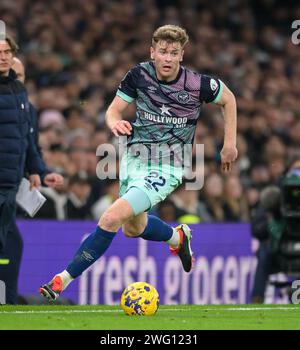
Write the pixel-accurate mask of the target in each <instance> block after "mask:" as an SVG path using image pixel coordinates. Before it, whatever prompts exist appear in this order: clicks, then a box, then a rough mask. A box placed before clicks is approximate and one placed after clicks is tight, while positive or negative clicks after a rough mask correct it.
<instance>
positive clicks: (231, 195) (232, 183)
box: [224, 175, 249, 221]
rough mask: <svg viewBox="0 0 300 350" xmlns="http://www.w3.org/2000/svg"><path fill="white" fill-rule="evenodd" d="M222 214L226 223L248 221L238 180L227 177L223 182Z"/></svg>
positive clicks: (232, 176)
mask: <svg viewBox="0 0 300 350" xmlns="http://www.w3.org/2000/svg"><path fill="white" fill-rule="evenodd" d="M224 213H225V220H226V221H248V220H249V209H248V203H247V197H246V196H245V195H244V192H243V187H242V184H241V182H240V179H239V178H238V176H236V175H229V176H227V177H226V178H225V182H224Z"/></svg>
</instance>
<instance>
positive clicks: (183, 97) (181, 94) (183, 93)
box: [177, 91, 190, 103]
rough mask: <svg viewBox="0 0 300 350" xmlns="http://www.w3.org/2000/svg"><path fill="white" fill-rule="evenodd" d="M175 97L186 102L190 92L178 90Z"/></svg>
mask: <svg viewBox="0 0 300 350" xmlns="http://www.w3.org/2000/svg"><path fill="white" fill-rule="evenodd" d="M177 99H178V101H179V102H181V103H187V102H188V101H189V100H190V94H189V93H188V92H186V91H180V92H179V93H178V95H177Z"/></svg>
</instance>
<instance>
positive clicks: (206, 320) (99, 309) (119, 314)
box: [0, 305, 300, 330]
mask: <svg viewBox="0 0 300 350" xmlns="http://www.w3.org/2000/svg"><path fill="white" fill-rule="evenodd" d="M299 320H300V305H169V306H168V305H161V306H160V307H159V309H158V311H157V313H156V315H154V316H149V317H146V316H126V315H125V314H124V313H123V311H122V310H121V309H120V307H118V306H107V305H97V306H94V305H86V306H61V305H46V306H45V305H35V306H32V305H26V306H8V305H5V306H0V329H1V330H12V329H13V330H21V329H22V330H29V329H34V330H36V329H38V330H55V329H63V330H72V329H73V330H74V329H76V330H88V329H94V330H113V329H118V330H131V329H132V330H138V329H141V330H158V329H159V330H232V329H236V330H248V329H249V330H275V329H278V330H279V329H293V330H295V329H298V330H300V322H299Z"/></svg>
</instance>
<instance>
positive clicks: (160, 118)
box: [140, 111, 187, 128]
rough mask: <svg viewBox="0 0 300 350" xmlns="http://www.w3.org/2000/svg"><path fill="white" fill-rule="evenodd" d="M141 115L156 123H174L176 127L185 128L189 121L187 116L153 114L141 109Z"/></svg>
mask: <svg viewBox="0 0 300 350" xmlns="http://www.w3.org/2000/svg"><path fill="white" fill-rule="evenodd" d="M140 116H141V117H143V118H144V119H147V120H150V121H152V122H154V123H160V124H173V125H175V127H176V128H184V127H185V126H186V123H187V117H183V118H182V117H172V116H168V115H158V114H152V113H149V112H146V111H141V112H140Z"/></svg>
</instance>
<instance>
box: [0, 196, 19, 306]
mask: <svg viewBox="0 0 300 350" xmlns="http://www.w3.org/2000/svg"><path fill="white" fill-rule="evenodd" d="M15 210H16V191H15V190H3V189H0V280H2V281H3V282H4V283H5V285H6V303H7V304H17V302H18V277H19V271H20V265H21V259H22V253H23V240H22V237H21V235H20V232H19V229H18V227H17V225H16V222H15Z"/></svg>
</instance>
